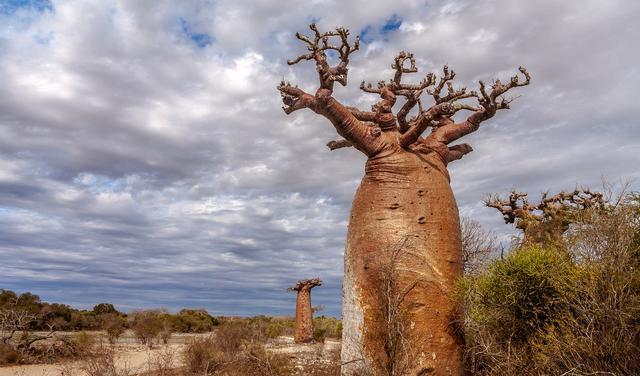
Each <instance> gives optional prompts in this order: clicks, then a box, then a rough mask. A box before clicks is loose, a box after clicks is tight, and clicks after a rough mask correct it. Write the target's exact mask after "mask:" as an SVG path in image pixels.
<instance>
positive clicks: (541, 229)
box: [484, 189, 606, 247]
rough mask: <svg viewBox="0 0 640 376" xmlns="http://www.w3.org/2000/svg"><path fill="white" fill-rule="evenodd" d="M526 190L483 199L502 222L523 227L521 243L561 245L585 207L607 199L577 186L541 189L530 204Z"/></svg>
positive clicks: (521, 228) (601, 202)
mask: <svg viewBox="0 0 640 376" xmlns="http://www.w3.org/2000/svg"><path fill="white" fill-rule="evenodd" d="M527 196H528V195H527V194H526V193H521V192H517V191H513V192H511V194H510V195H509V198H508V199H501V198H500V197H499V196H498V195H494V196H489V197H487V198H486V199H485V201H484V203H485V205H486V206H488V207H491V208H495V209H497V210H498V211H499V212H500V213H502V216H503V217H504V221H505V223H513V224H514V225H515V227H516V228H517V229H520V230H522V232H523V239H522V242H523V243H524V244H550V245H555V246H558V247H561V246H562V243H563V242H562V235H563V234H564V233H565V232H566V231H567V230H568V229H569V225H570V224H572V223H575V222H577V221H578V218H577V216H578V215H580V213H584V212H585V210H586V209H590V208H594V209H598V208H604V207H605V205H606V201H605V199H604V196H603V194H602V193H600V192H592V191H591V190H589V189H582V190H581V189H576V190H574V191H572V192H564V191H563V192H560V193H558V194H555V195H553V196H549V194H548V193H543V194H542V197H541V198H540V202H538V203H536V204H532V203H530V202H529V199H528V197H527Z"/></svg>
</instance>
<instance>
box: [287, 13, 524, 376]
mask: <svg viewBox="0 0 640 376" xmlns="http://www.w3.org/2000/svg"><path fill="white" fill-rule="evenodd" d="M310 29H311V31H312V32H313V35H312V36H311V37H308V36H305V35H301V34H299V33H297V34H296V37H297V38H298V39H299V40H301V41H302V42H304V43H305V45H306V47H307V50H308V53H306V54H304V55H301V56H299V57H297V58H295V59H292V60H289V61H288V64H290V65H292V64H296V63H298V62H301V61H314V62H315V65H316V71H317V72H318V78H319V82H320V87H319V88H318V90H317V91H316V92H315V94H313V95H312V94H309V93H306V92H304V91H303V90H301V89H299V88H298V87H296V86H292V85H291V84H289V83H287V82H284V81H283V82H281V83H280V85H279V86H278V90H279V91H280V94H281V95H282V100H283V103H284V104H285V106H284V107H283V109H284V111H285V113H286V114H291V113H293V112H294V111H297V110H300V109H305V108H306V109H310V110H312V111H313V112H315V113H317V114H319V115H321V116H324V117H325V118H326V119H327V120H329V121H330V122H331V124H332V125H333V126H334V127H335V129H336V132H337V133H338V134H339V135H340V136H342V137H343V139H339V140H334V141H331V142H329V143H328V144H327V146H328V147H329V149H331V150H336V149H340V148H345V147H354V148H355V149H357V150H359V151H361V152H362V153H364V154H365V155H366V156H367V157H368V160H367V164H366V167H365V176H364V178H363V179H362V182H361V184H360V187H359V188H358V191H357V193H356V196H355V199H354V202H353V206H352V209H351V217H350V221H349V233H348V236H347V243H346V247H345V276H344V284H343V336H342V363H343V367H342V374H343V375H356V374H357V375H462V374H463V373H464V368H463V364H462V343H460V341H459V340H458V338H457V337H456V335H455V334H454V332H453V329H452V327H451V322H452V321H453V320H454V319H455V317H453V307H452V296H451V293H452V289H453V286H454V284H455V281H456V279H457V278H458V277H459V276H460V274H461V271H462V250H461V240H460V236H461V235H460V223H459V218H458V209H457V206H456V202H455V199H454V196H453V193H452V191H451V188H450V185H449V174H448V172H447V168H446V166H447V164H448V163H450V162H453V161H457V160H459V159H461V158H462V157H463V156H464V155H466V154H468V153H470V152H471V151H472V150H473V149H472V148H471V146H469V145H468V144H457V145H451V144H452V143H453V142H454V141H456V140H458V139H460V138H462V137H464V136H465V135H467V134H469V133H472V132H475V131H476V130H478V128H479V126H480V123H481V122H483V121H485V120H487V119H490V118H492V117H493V116H494V115H495V114H496V112H497V110H501V109H507V108H509V105H510V103H511V101H512V99H509V98H505V97H504V96H503V94H505V93H506V92H507V91H508V90H510V89H512V88H516V87H519V86H525V85H528V84H529V81H530V76H529V74H528V72H527V71H526V70H525V69H524V68H522V67H520V68H519V70H520V72H521V74H522V75H523V76H524V80H522V79H520V77H519V76H517V75H516V76H513V77H511V79H510V80H509V82H508V83H506V84H503V83H501V82H500V81H499V80H496V81H494V83H493V85H491V89H490V90H488V89H487V87H486V86H485V84H484V83H483V82H482V81H480V82H479V93H478V92H475V91H467V90H466V88H464V87H462V88H458V89H456V88H454V86H453V84H452V80H453V79H454V77H455V72H454V71H453V70H450V69H449V68H448V67H447V66H445V67H444V68H443V70H442V75H441V76H440V78H439V79H436V75H435V74H433V73H429V74H427V75H426V77H425V78H424V79H422V80H421V81H419V82H417V83H404V82H402V80H403V75H404V74H407V73H416V72H417V71H418V69H417V68H416V66H415V60H414V58H413V55H412V54H411V53H407V52H404V51H401V52H400V53H399V54H398V55H397V56H396V57H395V59H394V61H393V64H392V65H391V67H392V68H393V69H394V70H395V74H394V76H393V78H392V79H391V80H389V81H380V82H378V84H377V86H376V87H374V86H373V85H371V84H369V85H367V84H365V83H364V82H363V83H362V84H361V85H360V88H361V89H362V90H363V91H365V92H367V93H372V94H376V95H378V96H379V98H380V99H379V101H378V102H377V103H376V104H374V105H373V106H372V108H371V111H361V110H358V109H356V108H353V107H347V106H344V105H342V104H341V103H339V102H338V101H337V100H336V99H335V98H334V97H333V90H334V84H335V82H338V83H340V84H341V85H343V86H345V85H346V84H347V72H348V69H347V65H348V63H349V57H350V55H351V54H352V53H353V52H355V51H357V50H358V48H359V40H358V38H356V39H355V41H354V42H353V43H351V42H350V41H349V31H348V30H347V29H344V28H337V29H335V31H329V32H325V33H320V32H319V31H318V29H317V27H316V25H314V24H312V25H311V26H310ZM327 51H332V52H333V55H334V56H335V57H336V59H337V60H338V62H337V64H336V65H334V66H330V65H329V63H328V58H327V53H326V52H327ZM423 92H426V93H428V94H429V95H430V96H431V97H432V98H433V101H434V102H435V103H434V104H433V105H432V106H431V107H429V108H427V109H424V108H423V107H422V100H421V98H420V97H421V95H422V94H423ZM398 98H404V99H405V103H404V104H403V105H402V107H401V108H400V110H399V111H398V112H397V113H395V114H394V113H393V111H392V109H393V107H394V105H395V103H396V100H397V99H398ZM470 100H476V101H477V105H472V104H470V103H469V101H470ZM416 110H417V111H416ZM461 110H467V111H472V114H471V115H470V116H468V117H467V118H466V119H465V120H464V121H462V122H459V123H456V122H455V121H454V120H453V116H454V115H455V114H456V113H457V112H458V111H461ZM412 112H413V113H415V116H412V117H409V116H410V114H411V113H412ZM429 128H430V129H431V131H430V132H429V134H428V135H426V136H423V133H424V132H425V131H426V130H427V129H429Z"/></svg>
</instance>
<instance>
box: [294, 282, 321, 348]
mask: <svg viewBox="0 0 640 376" xmlns="http://www.w3.org/2000/svg"><path fill="white" fill-rule="evenodd" d="M321 285H322V281H321V280H320V279H319V278H313V279H303V280H301V281H298V283H296V284H295V285H293V286H291V287H289V288H288V290H289V291H297V292H298V297H297V298H296V323H295V334H294V337H293V340H294V342H295V343H308V342H311V341H313V308H312V307H311V289H312V288H314V287H316V286H321Z"/></svg>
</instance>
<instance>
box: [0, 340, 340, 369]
mask: <svg viewBox="0 0 640 376" xmlns="http://www.w3.org/2000/svg"><path fill="white" fill-rule="evenodd" d="M200 335H202V334H200ZM200 335H193V334H176V335H174V337H172V338H171V340H170V341H169V344H168V345H156V346H154V348H153V349H149V348H147V347H146V346H141V345H139V344H136V343H135V341H134V340H133V339H132V338H129V337H128V336H125V337H124V338H122V339H121V340H119V341H118V343H117V344H116V345H114V347H113V348H114V350H115V352H116V357H117V361H116V365H117V367H118V370H119V371H123V370H126V371H128V372H127V374H135V373H141V372H146V371H149V370H150V369H156V368H157V367H156V365H157V363H158V362H163V363H164V364H167V363H169V364H170V365H171V367H172V368H178V367H180V366H182V362H181V359H180V354H181V351H182V349H183V348H184V343H185V342H186V341H187V340H188V339H189V338H192V337H194V336H200ZM204 335H208V334H204ZM266 349H267V351H269V352H273V353H279V354H286V355H287V356H288V357H289V358H290V359H291V360H292V361H294V362H295V363H296V364H297V365H298V367H300V368H301V369H302V368H303V366H304V367H309V366H311V367H313V366H314V365H320V364H323V363H328V362H331V361H332V360H335V359H334V358H335V357H336V356H339V353H340V341H336V340H330V339H328V340H326V341H325V342H324V343H315V344H300V345H296V344H295V343H293V337H287V336H282V337H279V338H278V339H276V340H273V341H270V343H269V344H267V346H266ZM168 354H173V355H172V356H171V355H168ZM65 367H72V368H73V370H74V372H73V374H74V375H78V374H80V375H81V374H82V373H81V372H77V368H78V363H73V362H71V363H66V364H63V363H61V364H42V365H23V366H12V367H0V376H64V375H67V374H68V373H65V372H64V370H65Z"/></svg>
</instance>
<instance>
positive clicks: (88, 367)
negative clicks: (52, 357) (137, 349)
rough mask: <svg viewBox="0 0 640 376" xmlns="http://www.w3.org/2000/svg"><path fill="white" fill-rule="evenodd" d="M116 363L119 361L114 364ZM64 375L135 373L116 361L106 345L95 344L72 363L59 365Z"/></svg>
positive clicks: (123, 375)
mask: <svg viewBox="0 0 640 376" xmlns="http://www.w3.org/2000/svg"><path fill="white" fill-rule="evenodd" d="M116 363H119V364H118V366H116ZM61 374H63V375H65V376H133V375H134V374H135V373H134V372H133V370H131V369H130V368H129V367H128V366H127V365H126V364H124V363H122V362H117V359H116V355H115V351H114V350H113V349H112V348H111V347H108V346H103V345H96V346H92V347H91V348H90V349H88V350H87V351H86V352H85V353H84V355H83V356H82V357H81V358H80V359H78V360H77V361H76V362H74V363H73V364H70V363H68V364H65V365H64V366H62V367H61Z"/></svg>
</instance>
